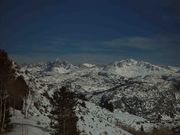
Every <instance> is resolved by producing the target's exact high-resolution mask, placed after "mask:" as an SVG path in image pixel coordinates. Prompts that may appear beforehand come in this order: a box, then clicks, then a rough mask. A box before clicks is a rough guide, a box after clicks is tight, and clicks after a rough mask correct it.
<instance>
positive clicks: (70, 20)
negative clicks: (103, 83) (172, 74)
mask: <svg viewBox="0 0 180 135" xmlns="http://www.w3.org/2000/svg"><path fill="white" fill-rule="evenodd" d="M179 7H180V1H179V0H149V1H146V0H1V1H0V48H1V49H5V50H6V51H7V52H8V54H9V55H10V56H11V58H13V59H14V60H16V61H17V62H19V63H24V62H26V63H30V62H39V61H49V60H54V59H56V58H60V59H65V60H68V61H69V62H71V63H83V62H89V63H99V64H107V63H109V62H112V61H117V60H121V59H128V58H133V59H137V60H144V61H149V62H152V63H157V64H164V65H174V66H180V8H179Z"/></svg>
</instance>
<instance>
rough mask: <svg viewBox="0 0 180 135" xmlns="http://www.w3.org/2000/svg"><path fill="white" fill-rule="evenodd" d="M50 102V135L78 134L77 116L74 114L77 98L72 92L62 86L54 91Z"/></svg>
mask: <svg viewBox="0 0 180 135" xmlns="http://www.w3.org/2000/svg"><path fill="white" fill-rule="evenodd" d="M51 103H52V106H53V109H52V111H51V120H52V121H51V128H52V129H53V131H52V135H72V134H73V135H79V131H78V129H77V120H78V118H77V116H76V114H75V109H76V105H77V100H76V99H75V97H74V93H73V92H70V91H69V90H68V89H67V88H66V87H62V88H61V89H59V90H57V91H56V92H54V95H53V99H52V101H51Z"/></svg>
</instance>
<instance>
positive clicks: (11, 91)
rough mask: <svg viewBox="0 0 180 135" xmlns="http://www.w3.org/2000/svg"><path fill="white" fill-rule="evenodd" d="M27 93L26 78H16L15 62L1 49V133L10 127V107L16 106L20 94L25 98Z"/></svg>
mask: <svg viewBox="0 0 180 135" xmlns="http://www.w3.org/2000/svg"><path fill="white" fill-rule="evenodd" d="M17 86H19V87H17ZM20 86H21V87H20ZM23 91H24V93H23ZM17 93H20V94H17ZM27 93H28V87H27V85H26V83H25V81H24V78H23V77H17V78H16V75H15V70H14V68H13V62H12V61H11V60H10V59H9V57H8V54H7V53H6V52H5V51H4V50H1V49H0V133H1V132H4V131H7V130H9V129H10V117H11V113H10V107H15V104H16V99H17V98H19V99H20V96H19V95H21V99H23V98H24V97H25V95H27ZM10 101H11V102H10Z"/></svg>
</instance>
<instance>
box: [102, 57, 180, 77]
mask: <svg viewBox="0 0 180 135" xmlns="http://www.w3.org/2000/svg"><path fill="white" fill-rule="evenodd" d="M177 71H178V69H176V68H172V67H169V68H168V67H162V66H157V65H153V64H150V63H148V62H144V61H136V60H133V59H127V60H121V61H116V62H114V63H112V64H110V65H107V66H106V67H105V68H104V69H103V72H107V73H112V74H118V75H121V76H125V77H137V76H141V77H144V76H146V75H163V74H175V73H176V72H177Z"/></svg>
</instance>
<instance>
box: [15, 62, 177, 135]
mask: <svg viewBox="0 0 180 135" xmlns="http://www.w3.org/2000/svg"><path fill="white" fill-rule="evenodd" d="M19 74H20V75H23V76H24V78H25V80H26V82H27V84H28V85H29V87H30V88H31V93H30V95H29V102H28V103H29V104H31V105H30V108H31V109H30V110H29V115H30V117H29V119H30V121H33V122H34V121H40V125H39V127H40V128H41V129H48V128H49V127H48V123H49V121H50V119H49V118H48V114H49V112H50V110H51V105H50V102H49V99H50V98H51V97H52V94H53V92H54V91H56V90H57V89H59V88H60V87H62V86H67V87H69V89H71V90H72V91H74V92H75V93H76V94H77V97H78V98H79V102H80V103H81V102H85V105H86V107H82V106H81V105H80V104H79V105H78V107H77V115H78V117H79V121H78V127H79V129H80V131H81V132H82V134H83V133H84V134H87V135H100V134H108V135H121V134H125V135H129V134H132V132H130V131H129V130H127V128H124V127H130V128H134V129H136V130H140V128H141V126H143V127H144V129H145V131H149V130H152V128H153V127H158V126H162V125H163V124H162V123H164V126H176V125H178V124H180V68H177V67H171V66H158V65H153V64H150V63H148V62H144V61H136V60H133V59H127V60H121V61H116V62H114V63H112V64H108V65H105V66H97V65H95V64H88V63H84V64H80V65H73V64H71V63H69V62H66V61H63V60H59V59H57V60H55V61H52V62H47V63H38V64H28V65H23V66H22V67H21V69H20V73H19ZM104 104H112V105H113V108H114V111H112V112H111V111H109V110H108V109H105V108H106V107H105V108H104V106H103V105H104ZM37 116H38V118H37ZM159 116H161V120H159ZM13 120H14V121H16V119H15V118H14V119H13ZM14 123H16V122H14ZM118 123H119V124H118ZM38 130H40V129H39V128H38ZM17 132H18V131H17ZM41 132H42V131H41ZM43 132H44V134H47V135H48V132H47V131H43Z"/></svg>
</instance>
